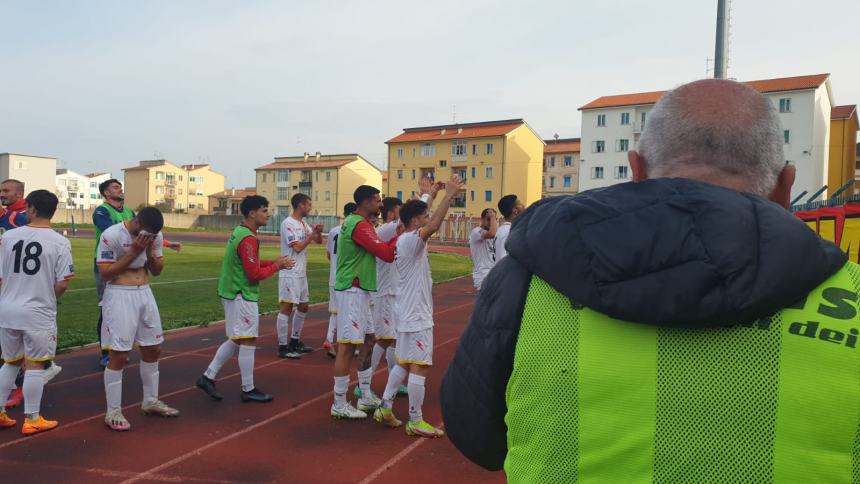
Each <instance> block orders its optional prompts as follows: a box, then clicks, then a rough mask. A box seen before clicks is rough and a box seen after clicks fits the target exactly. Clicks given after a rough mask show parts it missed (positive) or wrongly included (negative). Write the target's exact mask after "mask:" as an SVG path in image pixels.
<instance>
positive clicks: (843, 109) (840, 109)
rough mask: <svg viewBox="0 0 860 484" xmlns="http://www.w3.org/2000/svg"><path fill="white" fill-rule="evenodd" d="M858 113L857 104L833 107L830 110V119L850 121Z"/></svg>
mask: <svg viewBox="0 0 860 484" xmlns="http://www.w3.org/2000/svg"><path fill="white" fill-rule="evenodd" d="M856 111H857V105H856V104H849V105H845V106H833V107H832V108H830V119H848V118H850V117H851V116H852V115H853V114H854V113H855V112H856Z"/></svg>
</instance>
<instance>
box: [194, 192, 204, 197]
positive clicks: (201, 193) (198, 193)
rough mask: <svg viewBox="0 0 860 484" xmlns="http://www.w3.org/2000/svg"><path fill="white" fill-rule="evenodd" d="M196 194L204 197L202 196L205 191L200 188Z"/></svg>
mask: <svg viewBox="0 0 860 484" xmlns="http://www.w3.org/2000/svg"><path fill="white" fill-rule="evenodd" d="M195 195H197V196H198V197H202V196H203V192H201V191H200V190H197V193H195Z"/></svg>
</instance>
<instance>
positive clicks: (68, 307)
mask: <svg viewBox="0 0 860 484" xmlns="http://www.w3.org/2000/svg"><path fill="white" fill-rule="evenodd" d="M93 243H94V242H93V240H90V239H72V252H73V256H74V259H75V272H76V275H75V278H74V279H72V280H71V282H70V284H69V289H68V291H67V292H66V294H65V295H64V296H63V298H62V300H61V301H60V304H59V307H58V314H57V324H58V331H59V341H58V348H69V347H72V346H78V345H82V344H87V343H92V342H94V341H96V340H97V338H96V329H95V328H96V321H98V297H97V295H96V289H95V281H94V280H93ZM262 252H263V254H262V257H263V258H264V259H274V258H276V257H277V256H278V248H277V247H276V245H275V244H273V243H269V244H264V245H263V251H262ZM223 255H224V244H222V243H217V244H192V243H187V244H186V243H184V244H182V252H180V253H176V252H174V251H172V250H167V249H165V250H164V260H165V264H164V272H163V273H162V274H161V276H159V277H156V278H152V280H150V284H152V291H153V293H155V299H156V301H157V302H158V308H159V310H160V311H161V321H162V325H163V326H164V329H172V328H180V327H184V326H192V325H198V324H203V323H208V322H211V321H218V320H221V319H223V318H224V311H223V309H222V307H221V302H220V300H219V299H218V296H217V295H216V293H215V292H216V289H217V287H218V281H217V277H218V271H219V269H220V267H221V259H222V257H223ZM309 255H310V259H309V261H308V278H309V280H308V283H309V290H310V298H311V303H318V302H323V301H327V300H328V273H329V271H328V268H329V263H328V260H327V259H326V255H325V247H323V246H321V245H312V246H311V247H310V252H309ZM430 266H431V267H432V271H433V281H434V282H441V281H446V280H449V279H452V278H455V277H459V276H463V275H466V274H468V273H470V272H471V270H472V261H471V260H470V259H468V258H466V257H460V256H456V255H449V254H430ZM277 307H278V278H277V276H273V277H271V278H269V279H267V280H265V281H263V283H262V284H261V298H260V311H261V312H264V313H265V312H270V311H274V310H276V309H277Z"/></svg>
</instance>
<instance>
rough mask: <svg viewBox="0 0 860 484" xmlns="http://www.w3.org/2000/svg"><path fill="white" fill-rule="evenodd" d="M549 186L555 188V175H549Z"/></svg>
mask: <svg viewBox="0 0 860 484" xmlns="http://www.w3.org/2000/svg"><path fill="white" fill-rule="evenodd" d="M549 187H550V188H555V177H554V176H551V177H549Z"/></svg>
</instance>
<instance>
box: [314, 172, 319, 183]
mask: <svg viewBox="0 0 860 484" xmlns="http://www.w3.org/2000/svg"><path fill="white" fill-rule="evenodd" d="M314 181H320V172H318V171H315V172H314Z"/></svg>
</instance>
